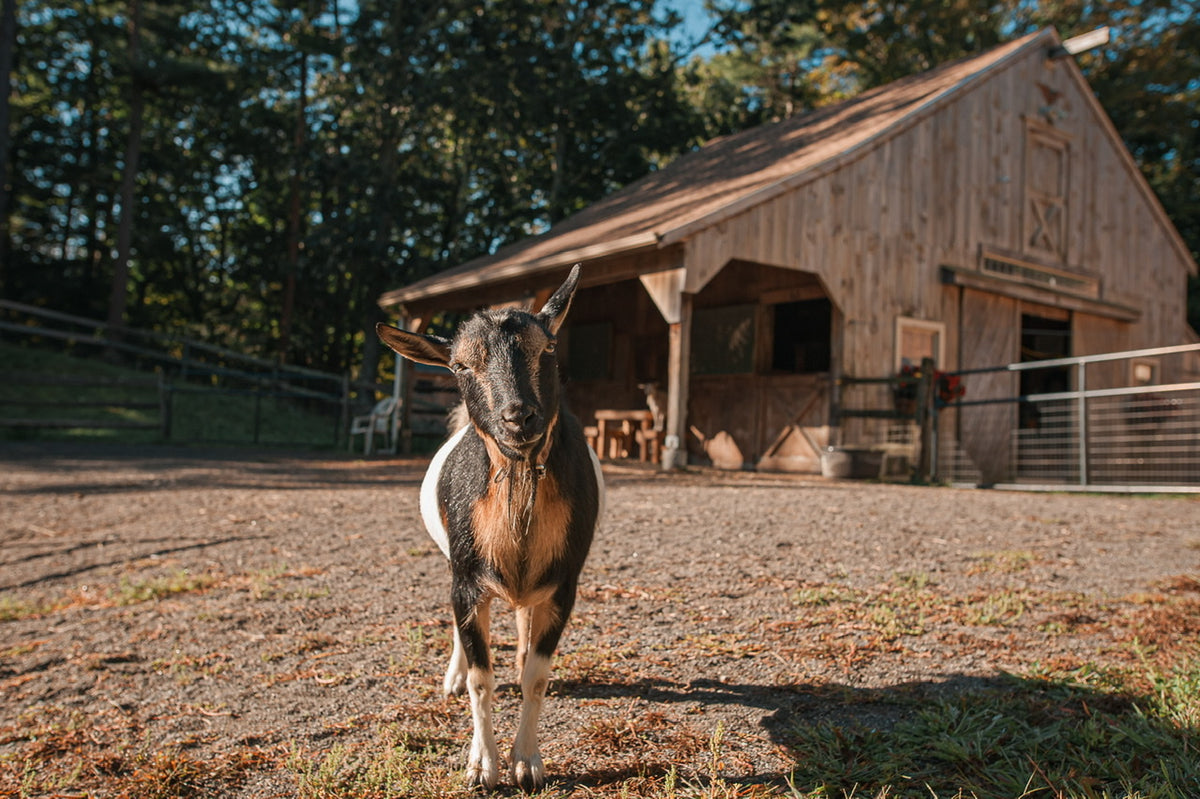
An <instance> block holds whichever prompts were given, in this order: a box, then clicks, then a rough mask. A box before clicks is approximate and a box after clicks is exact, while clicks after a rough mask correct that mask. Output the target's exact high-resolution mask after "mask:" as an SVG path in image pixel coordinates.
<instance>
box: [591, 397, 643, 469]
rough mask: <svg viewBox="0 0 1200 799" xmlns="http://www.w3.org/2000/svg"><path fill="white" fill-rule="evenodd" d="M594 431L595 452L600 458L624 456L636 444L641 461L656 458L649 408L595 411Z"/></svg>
mask: <svg viewBox="0 0 1200 799" xmlns="http://www.w3.org/2000/svg"><path fill="white" fill-rule="evenodd" d="M596 431H597V434H596V454H597V455H598V456H600V457H601V458H604V457H607V458H609V459H616V458H620V457H624V455H625V454H626V453H627V452H629V451H631V449H632V446H631V445H633V444H637V447H638V458H639V459H640V460H642V461H656V460H658V434H657V432H656V431H655V430H654V414H652V413H651V412H650V411H649V410H645V409H642V410H613V409H603V410H598V411H596ZM606 450H607V454H606Z"/></svg>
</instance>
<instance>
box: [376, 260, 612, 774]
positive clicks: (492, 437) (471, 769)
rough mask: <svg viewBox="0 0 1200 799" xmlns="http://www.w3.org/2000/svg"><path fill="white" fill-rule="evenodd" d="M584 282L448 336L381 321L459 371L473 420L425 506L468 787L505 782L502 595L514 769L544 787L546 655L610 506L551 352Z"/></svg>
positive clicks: (431, 483)
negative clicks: (514, 721) (498, 617)
mask: <svg viewBox="0 0 1200 799" xmlns="http://www.w3.org/2000/svg"><path fill="white" fill-rule="evenodd" d="M579 274H580V270H579V266H578V265H576V266H575V267H574V268H573V269H572V270H571V273H570V275H569V276H568V277H567V279H566V281H565V282H564V283H563V284H562V286H561V287H559V289H558V290H557V291H556V292H555V293H554V294H553V295H552V296H551V297H550V299H549V300H548V301H547V302H546V304H545V306H544V307H543V308H542V309H541V311H540V312H538V313H537V314H531V313H528V312H525V311H519V310H513V309H506V310H494V311H481V312H479V313H477V314H475V315H474V316H472V317H470V318H469V319H467V320H466V321H465V322H464V323H463V324H462V325H461V326H460V327H459V329H458V331H457V333H456V335H455V336H454V339H453V340H452V341H451V340H447V339H445V338H441V337H439V336H427V335H420V334H417V333H411V332H407V331H403V330H399V329H397V328H394V327H391V326H389V325H385V324H382V323H381V324H379V325H377V326H376V332H377V333H378V334H379V337H380V339H382V340H383V342H384V343H385V344H387V345H388V346H389V347H391V348H392V349H393V350H394V351H396V352H397V353H399V354H400V355H402V356H404V357H406V358H409V359H411V360H413V361H417V362H418V363H424V364H432V365H435V366H444V367H447V368H448V369H450V370H451V371H452V372H454V374H455V376H456V378H457V380H458V387H459V390H460V391H461V394H462V398H463V404H464V406H465V408H466V413H467V417H468V421H466V423H463V424H462V426H460V427H458V429H457V430H455V431H454V432H453V435H452V436H451V437H450V439H449V440H448V441H447V442H446V443H445V444H443V445H442V447H441V448H440V449H439V450H438V451H437V453H436V454H435V455H434V457H433V460H432V461H431V462H430V464H429V469H428V471H427V472H426V474H425V479H424V481H423V482H422V484H421V499H420V505H421V517H422V519H423V521H424V523H425V527H426V529H427V530H428V532H429V535H430V536H431V537H432V538H433V540H434V541H435V542H436V543H437V545H438V547H439V548H440V549H441V550H442V552H443V554H445V555H446V557H447V558H448V559H449V561H450V571H451V582H452V590H451V601H452V605H453V610H454V651H453V654H452V655H451V657H450V665H449V667H448V668H447V669H446V677H445V680H444V681H443V689H444V691H445V693H446V695H447V696H451V695H461V694H462V693H463V691H464V690H465V691H466V692H467V694H468V695H469V697H470V701H471V715H472V719H473V727H474V735H473V738H472V742H471V750H470V755H469V757H468V760H467V779H468V781H469V782H470V783H472V784H473V785H482V786H483V787H485V788H488V789H491V788H493V787H495V785H496V783H497V782H498V780H499V776H500V760H499V755H498V753H497V748H496V740H495V734H494V731H493V729H492V702H493V694H494V692H495V678H494V676H493V671H492V661H491V657H490V654H489V638H490V633H489V621H490V607H491V602H492V600H493V599H494V598H497V597H499V598H502V599H504V600H506V601H507V602H508V603H509V604H510V605H511V606H512V607H513V608H514V609H515V610H516V616H517V670H518V672H519V673H520V679H521V696H522V704H521V719H520V723H519V726H518V728H517V734H516V738H515V741H514V743H513V747H512V752H511V755H510V774H511V777H512V779H513V782H514V783H516V784H517V785H519V786H520V787H521V788H522V789H524V790H525V791H534V790H537V789H538V788H541V787H542V785H544V783H545V768H544V766H543V763H542V757H541V754H540V752H539V750H538V741H537V724H538V717H539V716H540V714H541V709H542V704H543V700H544V698H545V695H546V688H547V686H548V684H549V679H550V660H551V657H552V656H553V654H554V651H555V649H556V648H557V647H558V642H559V639H560V638H561V636H562V633H563V629H564V628H565V626H566V623H567V619H568V618H569V617H570V615H571V610H572V609H573V607H574V604H575V593H576V587H577V585H578V582H579V573H580V571H581V570H582V568H583V564H584V561H585V560H586V559H587V554H588V549H589V547H590V546H591V542H592V536H593V535H594V533H595V528H596V523H597V521H598V519H599V517H600V515H601V513H602V511H603V503H604V478H603V475H602V474H601V471H600V461H599V459H598V458H597V457H596V454H595V453H594V452H593V451H592V450H591V448H590V447H588V446H587V441H586V440H585V438H584V434H583V428H582V427H581V426H580V424H579V421H578V420H577V419H576V418H575V417H574V416H573V415H572V414H571V413H570V411H569V410H567V408H566V404H565V402H564V399H563V397H562V395H561V392H560V387H559V375H558V364H557V357H556V355H555V344H556V340H557V336H558V331H559V329H560V328H561V327H562V324H563V319H564V318H565V317H566V314H567V311H568V309H569V308H570V305H571V300H572V298H573V297H574V295H575V289H576V288H577V286H578V285H579Z"/></svg>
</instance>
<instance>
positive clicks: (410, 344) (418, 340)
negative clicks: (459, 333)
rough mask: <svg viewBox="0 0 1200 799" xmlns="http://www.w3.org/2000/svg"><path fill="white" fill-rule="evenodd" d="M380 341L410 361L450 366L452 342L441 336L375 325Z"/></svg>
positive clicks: (379, 324) (381, 323)
mask: <svg viewBox="0 0 1200 799" xmlns="http://www.w3.org/2000/svg"><path fill="white" fill-rule="evenodd" d="M375 333H376V334H377V335H378V336H379V339H380V341H382V342H383V343H384V344H386V345H388V346H389V347H391V348H392V350H393V351H395V352H396V353H398V354H400V355H403V356H404V357H405V358H408V359H409V360H410V361H416V362H417V363H427V364H429V365H430V366H445V367H447V368H449V366H450V342H449V341H448V340H447V339H444V338H442V337H441V336H423V335H421V334H420V333H410V332H408V331H407V330H401V329H400V328H398V327H392V326H391V325H385V324H384V323H383V322H380V323H378V324H377V325H375Z"/></svg>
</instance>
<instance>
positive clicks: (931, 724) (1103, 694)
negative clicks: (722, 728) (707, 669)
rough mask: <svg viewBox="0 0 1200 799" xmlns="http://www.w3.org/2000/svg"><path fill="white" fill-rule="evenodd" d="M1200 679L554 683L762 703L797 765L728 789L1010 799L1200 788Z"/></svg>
mask: <svg viewBox="0 0 1200 799" xmlns="http://www.w3.org/2000/svg"><path fill="white" fill-rule="evenodd" d="M1189 680H1190V682H1189ZM1197 687H1200V675H1192V676H1191V677H1190V678H1186V679H1184V680H1183V681H1182V682H1180V681H1179V680H1176V684H1175V685H1174V687H1173V688H1169V689H1161V688H1160V690H1159V691H1158V692H1155V693H1154V694H1147V695H1145V696H1128V695H1123V694H1119V693H1114V692H1111V691H1108V690H1105V689H1104V688H1101V687H1094V686H1091V685H1086V684H1082V683H1079V682H1075V681H1067V680H1051V679H1041V678H1026V677H1017V676H1013V675H1008V674H1002V675H999V676H996V677H977V676H968V675H946V676H945V677H943V678H939V679H934V680H929V681H920V682H910V683H903V684H899V685H894V686H887V687H882V688H860V687H852V686H846V685H839V684H826V685H750V684H725V683H719V682H716V681H710V680H700V681H696V682H693V683H690V684H675V683H671V682H668V681H663V680H643V681H637V682H631V683H628V684H621V683H584V682H576V683H566V684H558V685H557V686H556V692H557V693H561V694H564V695H567V696H570V697H572V698H579V699H601V698H619V697H630V698H633V697H637V698H640V699H642V700H645V701H646V702H651V703H656V702H657V703H667V704H670V703H689V704H695V703H699V704H700V705H704V706H713V705H738V706H742V707H750V708H758V709H760V710H763V711H766V713H767V715H766V716H765V717H764V718H763V721H762V726H763V728H764V731H765V733H766V734H767V735H768V736H769V738H770V739H771V741H772V742H774V743H775V744H777V745H778V746H780V747H781V749H782V750H783V751H785V752H787V754H788V755H789V757H790V758H791V760H792V768H791V769H790V770H789V771H787V772H786V773H785V772H780V773H767V774H756V775H751V776H748V777H747V776H743V777H738V778H729V779H727V780H725V782H726V784H727V785H731V786H732V785H737V784H742V785H771V786H775V787H778V788H779V789H780V791H781V793H782V794H783V795H792V792H793V791H794V792H795V794H797V795H799V796H808V795H810V794H815V795H821V796H831V797H838V796H844V795H853V796H865V797H873V796H876V795H877V794H878V793H879V792H880V791H882V790H883V789H884V788H887V789H888V792H887V794H886V795H887V796H889V797H910V796H911V797H929V796H931V795H933V796H959V795H962V796H972V795H973V796H976V797H978V799H989V798H994V799H1011V797H1017V796H1026V795H1035V794H1031V793H1030V792H1031V791H1033V792H1038V791H1040V792H1044V794H1045V795H1048V796H1068V797H1072V796H1079V797H1085V796H1103V795H1117V796H1124V795H1145V796H1163V797H1191V796H1200V759H1197V758H1196V755H1195V753H1196V752H1197V751H1200V750H1198V747H1200V730H1198V729H1197V728H1196V726H1195V725H1194V724H1191V725H1189V724H1187V723H1179V722H1176V721H1173V720H1171V718H1170V715H1171V711H1170V707H1169V706H1170V705H1171V704H1172V702H1175V703H1176V704H1181V705H1183V706H1185V707H1188V708H1190V709H1191V710H1190V716H1188V717H1190V718H1191V719H1195V718H1196V712H1195V711H1196V705H1197V703H1198V702H1200V692H1198V691H1197ZM1173 692H1174V693H1173ZM1179 715H1183V716H1186V715H1187V713H1186V712H1185V713H1182V714H1179ZM642 776H646V772H645V768H644V767H641V766H640V765H639V764H636V763H633V764H630V766H629V767H628V768H615V769H614V768H612V767H606V768H602V769H598V770H595V771H588V772H585V773H582V774H580V775H578V776H576V777H574V778H572V779H570V780H569V781H564V787H567V786H581V787H589V788H600V787H603V786H611V785H614V784H620V783H622V782H624V781H626V780H630V779H634V778H636V777H642ZM658 776H660V777H662V776H664V775H658ZM705 779H711V778H707V777H706V778H705ZM819 791H823V793H816V792H819ZM1139 791H1140V792H1141V793H1138V792H1139ZM717 795H724V794H720V793H719V792H718V793H717ZM1037 795H1040V794H1037Z"/></svg>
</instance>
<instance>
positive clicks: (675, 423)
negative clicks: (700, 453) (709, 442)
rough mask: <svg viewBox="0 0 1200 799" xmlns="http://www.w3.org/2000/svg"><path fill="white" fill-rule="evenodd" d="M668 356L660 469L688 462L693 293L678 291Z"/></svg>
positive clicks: (667, 469)
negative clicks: (675, 319)
mask: <svg viewBox="0 0 1200 799" xmlns="http://www.w3.org/2000/svg"><path fill="white" fill-rule="evenodd" d="M669 331H670V334H669V337H670V340H669V353H668V358H667V431H666V437H665V438H664V440H663V455H662V468H663V471H669V470H671V469H678V468H682V467H684V466H687V406H688V383H689V379H688V378H689V377H690V375H689V372H690V371H691V369H690V366H691V360H692V356H691V349H692V295H691V294H680V297H679V321H678V322H673V323H671V325H670V326H669Z"/></svg>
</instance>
